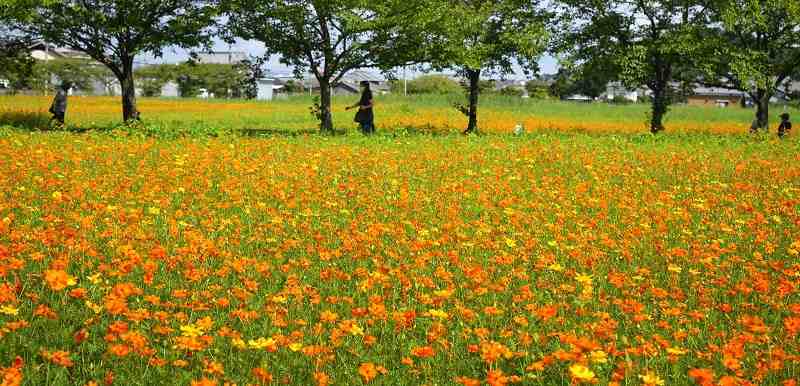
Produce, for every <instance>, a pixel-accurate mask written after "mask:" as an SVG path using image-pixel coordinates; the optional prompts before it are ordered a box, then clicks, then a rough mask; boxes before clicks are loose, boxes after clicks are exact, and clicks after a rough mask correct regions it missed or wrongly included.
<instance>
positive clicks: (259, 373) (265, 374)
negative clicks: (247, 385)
mask: <svg viewBox="0 0 800 386" xmlns="http://www.w3.org/2000/svg"><path fill="white" fill-rule="evenodd" d="M251 372H252V373H253V376H254V377H256V379H257V380H258V382H259V383H262V384H267V383H270V382H272V374H270V373H269V371H267V370H264V369H263V368H261V367H256V368H254V369H253V370H252V371H251Z"/></svg>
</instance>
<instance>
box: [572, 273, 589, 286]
mask: <svg viewBox="0 0 800 386" xmlns="http://www.w3.org/2000/svg"><path fill="white" fill-rule="evenodd" d="M575 280H577V281H578V283H581V284H583V285H592V275H587V274H584V273H579V274H578V275H576V276H575Z"/></svg>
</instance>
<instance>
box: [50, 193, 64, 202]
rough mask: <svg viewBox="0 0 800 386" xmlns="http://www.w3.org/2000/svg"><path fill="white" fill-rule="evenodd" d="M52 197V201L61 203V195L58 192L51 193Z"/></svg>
mask: <svg viewBox="0 0 800 386" xmlns="http://www.w3.org/2000/svg"><path fill="white" fill-rule="evenodd" d="M52 197H53V199H54V200H56V201H61V197H63V195H62V194H61V192H59V191H58V190H56V191H55V192H53V195H52Z"/></svg>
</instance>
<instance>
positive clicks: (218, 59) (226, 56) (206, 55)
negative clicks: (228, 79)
mask: <svg viewBox="0 0 800 386" xmlns="http://www.w3.org/2000/svg"><path fill="white" fill-rule="evenodd" d="M246 59H247V53H244V52H241V51H215V52H203V53H199V54H197V63H202V64H239V63H242V62H244V61H245V60H246Z"/></svg>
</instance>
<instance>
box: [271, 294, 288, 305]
mask: <svg viewBox="0 0 800 386" xmlns="http://www.w3.org/2000/svg"><path fill="white" fill-rule="evenodd" d="M272 302H273V303H280V304H284V303H286V296H282V295H275V296H273V297H272Z"/></svg>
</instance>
